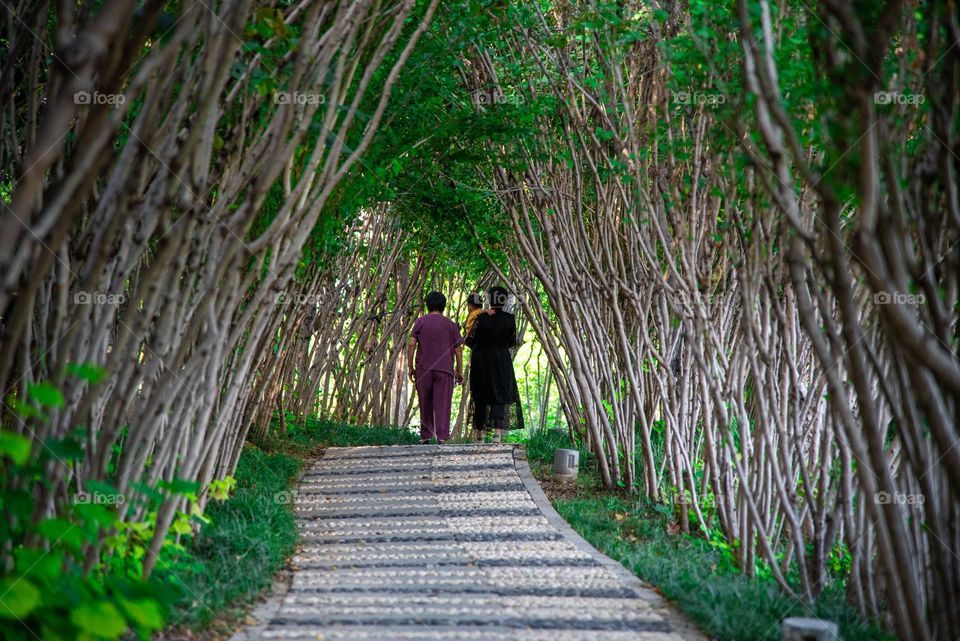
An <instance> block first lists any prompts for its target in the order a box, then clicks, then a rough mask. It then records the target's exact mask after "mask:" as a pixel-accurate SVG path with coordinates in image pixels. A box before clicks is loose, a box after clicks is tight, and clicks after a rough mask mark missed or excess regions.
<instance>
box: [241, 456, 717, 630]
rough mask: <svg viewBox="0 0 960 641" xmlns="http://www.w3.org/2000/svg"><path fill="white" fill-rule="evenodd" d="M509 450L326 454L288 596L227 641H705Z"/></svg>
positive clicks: (301, 498)
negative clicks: (566, 513)
mask: <svg viewBox="0 0 960 641" xmlns="http://www.w3.org/2000/svg"><path fill="white" fill-rule="evenodd" d="M522 456H523V451H522V450H520V449H515V448H513V447H511V446H508V445H494V446H490V445H450V446H446V445H445V446H443V447H440V446H396V447H356V448H333V449H328V450H326V452H325V453H324V456H323V457H321V458H320V459H318V460H317V461H316V462H315V463H314V464H313V465H312V466H311V468H310V469H309V470H308V471H307V472H306V474H305V475H304V477H303V482H302V484H301V486H300V491H299V495H298V496H297V498H296V511H297V514H298V517H299V521H300V531H301V537H302V545H301V547H300V548H299V550H298V552H297V554H296V555H295V556H294V558H293V566H294V572H293V577H292V580H291V582H290V585H289V586H286V587H285V588H284V589H278V591H277V594H275V595H274V596H273V597H272V598H271V599H270V600H268V601H267V602H266V603H264V604H263V605H262V606H260V607H259V608H258V609H257V610H256V611H255V612H254V613H253V617H254V619H255V620H257V621H258V623H257V624H255V625H251V626H250V627H248V628H246V629H245V630H242V631H241V632H239V633H237V634H236V635H234V637H233V641H252V640H254V639H302V640H307V639H310V640H314V641H315V640H323V641H346V640H351V641H400V640H403V641H419V640H424V641H426V640H431V641H435V640H438V639H444V640H450V641H459V640H464V641H467V640H469V641H492V640H494V639H497V640H500V639H511V640H513V639H518V640H525V641H526V640H529V641H540V640H544V641H546V640H549V641H621V640H624V641H625V640H627V639H630V640H631V641H681V640H684V641H702V640H703V639H704V637H703V636H702V635H700V634H699V633H698V632H697V631H696V630H695V629H694V628H693V627H692V626H691V625H690V624H689V623H687V622H686V621H685V620H684V619H683V618H682V617H681V616H680V615H678V614H677V613H675V612H674V611H673V610H671V609H670V607H669V606H668V605H667V604H666V603H665V602H664V600H663V599H662V598H661V597H660V596H659V595H657V594H656V593H655V592H653V591H652V590H651V589H650V588H649V587H647V586H645V585H644V584H643V583H641V582H640V581H639V580H638V579H637V578H636V577H634V576H633V575H632V574H630V573H629V572H628V571H627V570H625V569H624V568H623V567H622V566H620V565H619V564H617V563H616V562H614V561H612V560H611V559H609V558H607V557H605V556H603V555H601V554H600V553H599V552H597V551H596V550H595V549H593V548H592V547H591V546H590V545H589V544H587V543H586V541H584V540H583V539H581V538H580V537H579V536H578V535H577V534H576V533H575V532H574V531H573V530H572V529H571V528H570V526H569V525H567V523H566V522H565V521H563V519H561V518H560V516H559V515H557V513H556V512H555V511H554V510H553V508H552V507H551V506H550V503H549V501H547V498H546V497H545V496H544V494H543V492H542V491H541V489H540V486H539V485H538V484H537V482H536V480H535V479H534V478H533V477H532V475H531V474H530V469H529V467H528V466H527V463H526V461H525V460H523V459H522Z"/></svg>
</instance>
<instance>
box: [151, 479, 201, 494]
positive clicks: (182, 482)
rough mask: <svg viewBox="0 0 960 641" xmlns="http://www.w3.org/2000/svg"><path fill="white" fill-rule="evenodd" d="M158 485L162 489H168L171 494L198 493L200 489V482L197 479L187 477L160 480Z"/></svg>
mask: <svg viewBox="0 0 960 641" xmlns="http://www.w3.org/2000/svg"><path fill="white" fill-rule="evenodd" d="M157 487H158V488H159V489H161V490H167V491H168V492H170V493H171V494H196V493H197V492H198V491H199V490H200V484H199V483H198V482H196V481H188V480H187V479H173V480H172V481H160V482H159V483H157Z"/></svg>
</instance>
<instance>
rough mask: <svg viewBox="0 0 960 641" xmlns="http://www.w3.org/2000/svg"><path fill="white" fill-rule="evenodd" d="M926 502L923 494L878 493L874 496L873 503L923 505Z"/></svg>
mask: <svg viewBox="0 0 960 641" xmlns="http://www.w3.org/2000/svg"><path fill="white" fill-rule="evenodd" d="M925 500H926V498H925V497H924V496H923V494H906V493H904V492H877V493H876V494H874V495H873V502H874V503H877V504H879V505H923V502H924V501H925Z"/></svg>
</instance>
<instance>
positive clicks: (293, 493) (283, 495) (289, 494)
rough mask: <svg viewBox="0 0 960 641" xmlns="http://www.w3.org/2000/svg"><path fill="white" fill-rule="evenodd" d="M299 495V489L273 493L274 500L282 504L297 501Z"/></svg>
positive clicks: (290, 503)
mask: <svg viewBox="0 0 960 641" xmlns="http://www.w3.org/2000/svg"><path fill="white" fill-rule="evenodd" d="M298 496H300V493H299V492H298V491H297V490H286V491H284V492H277V493H276V494H274V495H273V502H274V503H279V504H280V505H292V504H293V503H295V502H296V500H297V497H298Z"/></svg>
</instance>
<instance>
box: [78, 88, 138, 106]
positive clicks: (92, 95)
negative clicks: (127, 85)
mask: <svg viewBox="0 0 960 641" xmlns="http://www.w3.org/2000/svg"><path fill="white" fill-rule="evenodd" d="M126 100H127V97H126V96H124V95H123V94H122V93H101V92H99V91H77V92H75V93H74V94H73V104H75V105H122V104H123V103H124V102H126Z"/></svg>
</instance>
